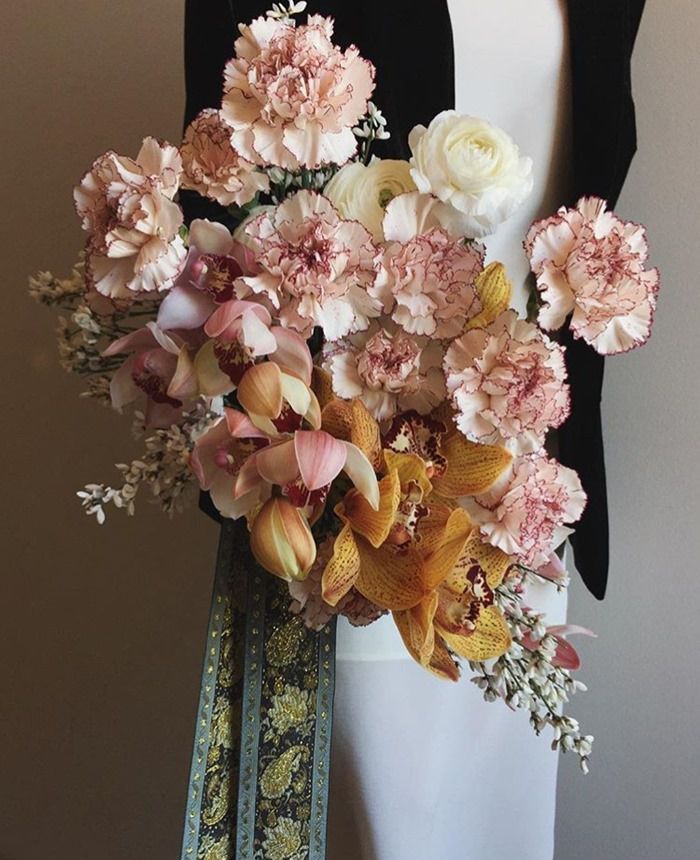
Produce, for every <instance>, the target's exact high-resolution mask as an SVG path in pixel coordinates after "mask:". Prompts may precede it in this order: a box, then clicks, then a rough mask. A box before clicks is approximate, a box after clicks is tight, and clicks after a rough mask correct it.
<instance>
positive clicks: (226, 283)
mask: <svg viewBox="0 0 700 860" xmlns="http://www.w3.org/2000/svg"><path fill="white" fill-rule="evenodd" d="M188 244H189V250H188V253H187V259H186V261H185V265H184V268H183V270H182V272H181V273H180V275H179V276H178V278H177V280H176V281H175V285H174V286H173V288H172V289H171V290H170V292H169V293H168V295H167V296H166V297H165V299H163V302H162V304H161V306H160V309H159V311H158V325H159V326H160V328H162V329H163V330H164V331H171V330H172V329H196V328H201V327H202V326H203V325H204V323H205V322H206V321H207V319H209V317H210V316H211V315H212V313H213V312H214V311H215V310H216V307H217V306H218V305H220V304H222V303H223V302H227V301H229V300H230V299H232V298H233V296H234V289H233V284H234V281H235V280H236V278H238V277H240V275H242V274H243V265H242V263H243V261H244V259H245V256H246V251H245V249H244V248H243V246H242V245H240V243H238V242H236V241H235V240H234V239H233V237H232V236H231V233H230V232H229V231H228V229H227V228H226V227H224V225H223V224H215V223H213V222H211V221H205V220H203V219H197V220H195V221H193V222H192V225H191V226H190V232H189V239H188Z"/></svg>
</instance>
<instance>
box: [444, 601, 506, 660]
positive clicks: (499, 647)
mask: <svg viewBox="0 0 700 860" xmlns="http://www.w3.org/2000/svg"><path fill="white" fill-rule="evenodd" d="M436 627H437V631H438V633H439V634H440V636H442V638H443V639H444V640H445V642H446V644H447V645H448V647H449V648H450V649H451V650H452V651H454V652H455V654H457V655H459V656H460V657H464V658H465V659H466V660H475V661H482V660H492V659H494V658H496V657H500V656H501V655H503V654H505V652H506V651H507V650H508V649H509V648H510V643H511V636H510V630H509V629H508V625H507V624H506V620H505V618H504V617H503V615H502V613H501V610H500V609H499V608H498V607H497V606H489V607H487V608H486V609H483V610H482V611H481V613H480V614H479V620H478V621H477V622H476V629H475V630H474V632H473V633H469V634H467V635H460V634H454V633H448V632H447V631H446V630H444V629H442V628H441V627H440V626H439V625H436Z"/></svg>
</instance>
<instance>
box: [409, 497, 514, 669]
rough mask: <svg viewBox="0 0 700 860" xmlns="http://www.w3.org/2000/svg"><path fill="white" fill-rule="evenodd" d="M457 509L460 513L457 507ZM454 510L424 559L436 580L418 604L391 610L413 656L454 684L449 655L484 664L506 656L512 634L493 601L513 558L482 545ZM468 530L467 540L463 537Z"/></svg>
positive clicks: (453, 663) (453, 661) (474, 532)
mask: <svg viewBox="0 0 700 860" xmlns="http://www.w3.org/2000/svg"><path fill="white" fill-rule="evenodd" d="M458 510H459V509H458ZM460 513H461V514H462V515H463V516H464V517H466V521H465V520H464V519H462V518H461V517H460V518H456V516H455V515H456V514H457V511H453V512H452V514H450V516H449V518H448V519H447V521H446V522H445V525H444V531H443V537H442V539H436V538H435V535H433V541H432V543H433V550H432V551H431V552H430V553H429V554H428V556H427V557H426V567H427V568H428V569H430V568H431V567H432V573H433V577H432V579H433V582H436V581H437V580H440V577H441V576H442V574H443V573H444V570H445V568H446V567H449V568H450V570H449V572H448V573H447V575H446V576H444V578H442V579H441V581H440V582H439V584H438V585H436V587H435V589H434V590H433V591H432V592H431V593H430V594H428V595H426V596H425V597H424V598H423V600H422V601H421V603H420V604H418V605H416V606H415V607H411V608H410V609H408V610H404V611H397V612H394V621H395V622H396V626H397V627H398V629H399V632H400V633H401V637H402V638H403V641H404V644H405V645H406V648H407V649H408V651H409V653H410V654H411V656H412V657H413V658H414V659H415V660H416V661H417V662H418V663H420V664H421V665H422V666H425V667H426V668H427V669H429V670H430V671H432V672H433V673H434V674H436V675H439V676H441V677H444V678H449V679H451V680H454V681H456V680H457V679H458V678H459V668H458V666H457V664H456V663H455V660H454V657H453V655H457V656H459V657H463V658H465V659H467V660H474V661H483V660H489V659H493V658H496V657H500V656H501V655H502V654H504V653H505V652H506V651H507V650H508V648H509V647H510V644H511V636H510V631H509V629H508V625H507V623H506V621H505V619H504V617H503V614H502V613H501V611H500V609H499V608H498V607H497V606H496V605H495V603H494V591H495V589H496V588H497V587H498V586H499V585H500V584H501V583H502V582H503V579H504V577H505V576H506V574H507V572H508V570H509V569H510V567H511V566H512V564H513V560H512V559H511V558H510V557H509V556H507V555H505V553H502V552H501V551H500V550H498V549H496V548H495V547H492V546H490V545H489V544H485V543H484V542H483V541H482V540H481V537H480V535H479V532H478V530H477V529H476V528H471V524H468V517H467V515H466V513H465V512H464V511H461V512H460ZM465 531H466V532H467V536H466V538H465V537H464V535H465Z"/></svg>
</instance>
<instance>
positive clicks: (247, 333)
mask: <svg viewBox="0 0 700 860" xmlns="http://www.w3.org/2000/svg"><path fill="white" fill-rule="evenodd" d="M241 325H242V330H243V343H244V345H245V346H246V347H248V349H249V350H250V351H251V352H252V353H253V355H254V356H256V357H260V356H263V355H269V354H270V353H271V352H274V351H275V350H276V349H277V341H276V340H275V336H274V335H273V334H272V332H271V331H270V329H269V327H268V325H265V323H264V322H263V321H262V320H261V319H260V316H259V315H258V314H257V313H256V312H255V311H253V310H248V311H247V312H246V313H244V314H243V318H242V320H241Z"/></svg>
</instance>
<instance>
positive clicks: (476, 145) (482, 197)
mask: <svg viewBox="0 0 700 860" xmlns="http://www.w3.org/2000/svg"><path fill="white" fill-rule="evenodd" d="M409 145H410V147H411V152H412V153H413V157H412V159H411V175H412V176H413V179H414V181H415V183H416V185H417V186H418V190H419V191H422V192H424V193H430V194H434V195H435V196H436V197H438V198H439V199H440V200H442V201H443V202H444V203H449V204H450V205H451V206H452V207H453V208H454V209H455V210H457V212H458V213H459V214H460V216H461V218H462V228H463V230H464V233H465V235H466V236H468V237H469V238H479V237H481V236H488V235H490V234H491V233H493V232H494V231H495V229H496V227H497V226H498V225H499V224H500V223H502V222H503V221H505V220H506V219H507V218H510V216H511V215H512V214H513V213H514V212H515V210H516V209H517V208H518V207H519V206H520V204H521V203H522V202H523V201H524V200H525V198H526V197H527V196H528V195H529V194H530V192H531V191H532V186H533V178H532V159H530V158H526V157H524V156H522V155H521V154H520V150H519V149H518V147H517V145H516V144H515V142H514V141H513V140H512V138H511V137H509V136H508V135H507V134H506V133H505V132H504V131H503V130H502V129H500V128H498V127H497V126H495V125H492V124H491V123H489V122H487V121H486V120H483V119H478V118H476V117H472V116H463V115H461V114H458V113H457V112H456V111H452V110H449V111H443V112H442V113H440V114H438V115H437V116H436V117H435V119H433V121H432V122H431V123H430V125H429V127H428V128H425V126H422V125H418V126H416V127H415V128H414V129H413V131H412V132H411V134H410V136H409Z"/></svg>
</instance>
